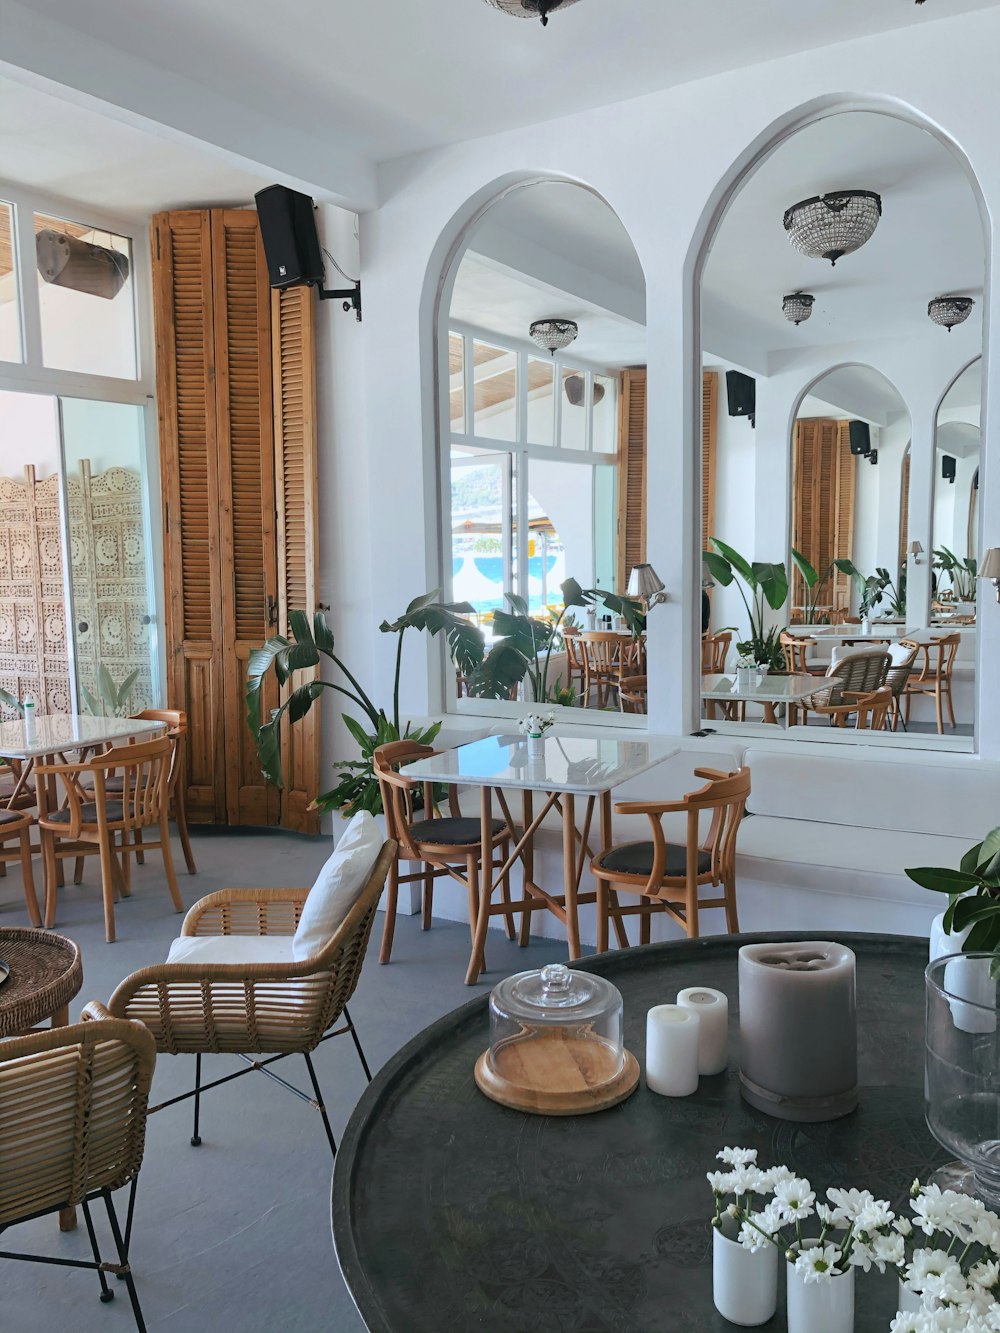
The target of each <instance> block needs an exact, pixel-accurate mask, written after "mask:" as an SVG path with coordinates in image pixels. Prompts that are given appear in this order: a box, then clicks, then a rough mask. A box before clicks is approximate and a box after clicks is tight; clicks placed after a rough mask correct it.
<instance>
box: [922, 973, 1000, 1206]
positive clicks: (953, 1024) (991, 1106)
mask: <svg viewBox="0 0 1000 1333" xmlns="http://www.w3.org/2000/svg"><path fill="white" fill-rule="evenodd" d="M992 962H993V955H992V954H989V953H964V954H951V955H947V956H945V957H943V958H937V959H935V960H934V962H932V963H931V964H930V965H929V966H928V968H927V972H926V992H927V1030H926V1052H925V1077H924V1098H925V1105H924V1110H925V1114H926V1116H927V1127H928V1129H929V1130H930V1131H931V1133H932V1134H933V1135H934V1137H935V1138H936V1139H937V1141H938V1143H940V1144H941V1145H942V1147H944V1148H946V1149H947V1150H948V1151H949V1152H953V1153H954V1154H955V1156H956V1157H957V1158H958V1161H956V1162H953V1163H949V1164H948V1165H947V1166H945V1167H942V1168H941V1169H940V1170H939V1171H937V1172H936V1173H935V1175H934V1176H933V1177H932V1179H933V1182H934V1183H935V1184H937V1185H940V1186H941V1188H942V1189H954V1190H959V1191H960V1192H962V1193H964V1194H974V1195H976V1196H977V1197H978V1198H980V1199H982V1200H983V1202H984V1203H986V1204H988V1205H989V1207H990V1208H993V1209H997V1208H1000V1023H998V1021H997V1020H998V1015H1000V1004H998V999H1000V996H998V986H997V982H996V981H995V980H994V979H993V978H992V977H991V976H990V965H991V963H992Z"/></svg>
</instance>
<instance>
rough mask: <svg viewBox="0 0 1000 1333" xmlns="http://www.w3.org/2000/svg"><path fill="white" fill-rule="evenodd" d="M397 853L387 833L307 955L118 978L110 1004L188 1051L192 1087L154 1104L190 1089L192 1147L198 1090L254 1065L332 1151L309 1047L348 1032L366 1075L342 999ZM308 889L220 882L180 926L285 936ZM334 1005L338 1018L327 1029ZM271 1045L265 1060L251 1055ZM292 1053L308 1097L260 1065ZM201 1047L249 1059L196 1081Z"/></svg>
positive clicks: (160, 1039)
mask: <svg viewBox="0 0 1000 1333" xmlns="http://www.w3.org/2000/svg"><path fill="white" fill-rule="evenodd" d="M395 857H396V844H395V843H394V842H392V841H389V842H386V843H385V844H384V845H383V847H382V850H381V852H380V853H379V857H378V860H377V861H376V863H375V867H374V869H373V870H372V872H371V874H370V875H369V877H368V880H367V882H366V884H365V886H364V888H363V889H362V891H361V893H360V895H359V896H358V898H357V901H356V902H355V903H354V906H353V907H352V908H351V910H350V912H349V913H348V915H347V917H346V918H345V920H344V922H343V924H342V925H341V926H340V928H339V930H337V932H336V934H334V935H333V936H332V937H331V938H330V940H329V941H328V942H327V943H326V945H325V946H324V947H323V949H322V950H321V951H320V952H319V953H318V954H316V955H314V956H313V957H311V958H307V959H303V960H301V961H287V962H278V961H276V962H232V963H221V962H220V963H208V962H195V961H192V962H176V963H169V962H167V963H155V964H154V965H153V966H152V967H144V968H140V970H139V971H138V972H133V973H132V975H131V976H129V977H126V978H125V980H124V981H123V982H122V983H121V985H120V986H119V987H118V988H117V990H116V991H115V993H114V994H113V995H112V997H111V999H110V1000H109V1002H108V1009H109V1011H110V1012H111V1013H112V1014H113V1015H114V1016H116V1017H119V1018H130V1019H134V1020H136V1021H138V1022H140V1023H144V1024H145V1026H146V1027H147V1028H148V1029H149V1031H150V1033H151V1034H152V1036H153V1039H154V1040H155V1042H156V1049H157V1050H158V1051H160V1052H161V1053H162V1054H165V1055H185V1054H188V1055H194V1057H195V1086H194V1088H193V1089H192V1090H191V1091H190V1092H185V1093H182V1094H181V1095H180V1096H178V1097H172V1098H171V1099H170V1100H169V1101H167V1102H163V1103H161V1104H160V1105H159V1106H156V1107H153V1108H152V1110H153V1111H160V1110H163V1109H164V1108H165V1107H167V1106H172V1105H174V1103H176V1102H180V1101H185V1100H187V1099H188V1098H192V1097H193V1098H194V1132H193V1134H192V1137H191V1143H192V1145H193V1146H194V1147H197V1146H198V1145H199V1144H200V1142H201V1135H200V1121H199V1116H200V1109H201V1094H202V1093H203V1092H206V1091H208V1090H209V1089H210V1088H213V1087H217V1086H218V1085H219V1084H220V1083H228V1082H230V1081H231V1080H232V1079H234V1078H238V1077H239V1076H240V1075H242V1074H247V1073H251V1072H252V1071H253V1070H255V1069H257V1070H261V1071H262V1072H264V1073H266V1074H268V1075H269V1076H270V1077H271V1078H272V1079H274V1080H275V1081H276V1082H278V1083H280V1084H281V1085H282V1086H283V1087H285V1088H287V1089H288V1090H289V1091H291V1092H293V1093H295V1094H296V1095H297V1096H298V1097H300V1098H301V1099H302V1100H303V1101H306V1102H308V1103H309V1104H310V1105H312V1106H313V1107H314V1108H315V1109H316V1110H318V1111H319V1113H320V1115H321V1116H322V1118H323V1127H324V1129H325V1131H326V1136H327V1140H328V1142H329V1144H330V1150H331V1152H333V1153H334V1154H335V1153H336V1151H337V1145H336V1140H335V1139H334V1136H333V1131H332V1129H331V1128H330V1121H329V1118H328V1116H327V1113H326V1108H325V1106H324V1105H323V1098H322V1094H321V1092H320V1088H319V1083H318V1081H317V1078H316V1071H315V1069H314V1068H313V1063H312V1060H311V1058H310V1055H311V1052H312V1051H314V1050H315V1049H316V1047H317V1046H318V1045H319V1044H320V1042H322V1041H326V1040H327V1039H328V1038H330V1037H336V1036H340V1035H342V1034H345V1033H350V1035H351V1037H352V1039H353V1041H354V1046H355V1048H356V1050H357V1053H358V1056H359V1058H360V1060H361V1065H362V1068H363V1069H364V1072H365V1076H366V1077H367V1078H368V1079H369V1081H370V1080H371V1071H370V1070H369V1068H368V1062H367V1061H366V1059H365V1054H364V1051H363V1050H362V1047H361V1042H360V1041H359V1039H358V1035H357V1033H356V1031H355V1029H354V1024H353V1023H352V1022H351V1017H350V1014H349V1013H348V1011H347V1003H348V1001H349V1000H350V998H351V996H352V995H353V994H354V991H355V988H356V987H357V984H358V978H359V977H360V975H361V967H362V964H363V963H364V960H365V952H366V950H367V948H368V940H369V937H370V935H371V930H372V924H373V922H374V920H375V911H376V908H377V907H378V901H379V897H380V895H381V893H382V886H383V884H384V883H385V878H386V875H387V874H388V872H389V867H390V865H392V864H393V862H394V860H395ZM308 893H309V890H308V889H304V888H295V889H284V888H268V889H220V890H219V891H218V892H217V893H210V894H209V895H208V896H207V897H205V898H202V899H201V901H200V902H197V903H195V905H194V907H192V908H191V910H190V911H189V912H188V914H187V916H186V917H185V918H184V924H183V926H182V927H181V935H182V936H213V937H218V936H233V935H243V936H256V937H262V936H278V937H282V936H284V937H289V936H292V935H294V934H295V930H296V927H297V926H298V923H299V918H300V916H301V914H302V907H303V904H304V903H305V900H306V897H307V895H308ZM341 1014H343V1016H344V1020H345V1023H344V1026H342V1027H337V1028H335V1027H334V1026H333V1025H334V1024H335V1023H336V1022H337V1020H338V1019H339V1018H340V1016H341ZM272 1052H273V1054H271V1055H270V1058H269V1059H267V1060H253V1059H251V1058H250V1057H251V1056H252V1055H258V1054H266V1053H272ZM293 1054H301V1055H302V1056H304V1058H305V1063H306V1067H307V1069H308V1071H309V1079H310V1082H311V1084H312V1088H313V1092H314V1093H315V1100H314V1099H313V1097H312V1096H306V1095H305V1094H304V1093H302V1092H300V1091H299V1089H298V1088H295V1087H293V1086H292V1085H291V1084H290V1083H287V1082H286V1081H285V1080H284V1079H282V1078H280V1077H279V1076H278V1075H277V1074H275V1073H274V1072H273V1071H272V1070H270V1069H268V1068H267V1066H269V1065H271V1064H273V1063H274V1062H275V1061H277V1060H282V1059H284V1058H285V1057H286V1056H288V1055H293ZM203 1055H238V1056H241V1057H242V1058H243V1059H244V1061H245V1063H246V1066H247V1067H246V1068H244V1069H238V1070H237V1071H236V1072H235V1073H232V1074H228V1075H225V1076H224V1077H222V1078H219V1079H216V1080H214V1081H213V1082H212V1083H207V1084H204V1085H203V1084H202V1081H201V1060H202V1056H203Z"/></svg>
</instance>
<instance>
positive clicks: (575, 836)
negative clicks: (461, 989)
mask: <svg viewBox="0 0 1000 1333" xmlns="http://www.w3.org/2000/svg"><path fill="white" fill-rule="evenodd" d="M679 749H680V747H679V746H677V745H673V744H671V743H669V742H667V741H656V740H611V739H605V738H603V737H600V736H586V737H583V736H554V735H552V734H551V733H549V734H548V735H547V736H546V737H545V738H544V741H543V745H542V751H543V753H542V754H540V755H538V756H537V757H535V756H531V755H529V754H528V742H527V740H526V739H524V738H523V737H520V736H486V737H484V738H483V739H482V740H478V741H473V742H472V743H471V744H470V745H460V746H458V748H457V749H455V750H446V751H444V752H442V753H440V754H436V755H433V756H431V757H429V758H427V759H418V760H417V762H416V763H413V764H407V765H406V766H405V769H404V772H405V773H406V776H407V777H410V778H417V779H419V780H421V781H428V780H429V781H431V782H444V783H454V784H456V785H464V786H472V787H479V788H480V791H481V796H480V821H481V827H482V867H483V869H482V892H481V894H480V898H479V911H478V916H477V920H476V922H475V923H471V922H470V925H472V924H474V926H475V935H474V942H473V950H472V960H471V962H470V964H469V973H468V975H467V976H466V981H467V982H468V983H469V984H470V985H471V984H473V983H474V982H475V981H476V980H477V979H478V977H479V974H480V972H482V970H483V967H484V959H485V947H486V931H487V928H488V926H489V918H490V916H491V915H500V914H505V913H506V912H509V910H510V908H511V907H513V908H514V910H515V911H519V912H521V928H520V936H519V938H520V943H521V944H522V945H524V944H527V942H528V935H529V933H530V930H531V914H532V912H533V911H540V910H546V911H550V912H552V913H554V914H555V916H556V917H557V918H558V919H559V920H560V921H562V922H563V924H564V925H565V927H566V940H567V944H568V947H569V957H570V961H573V960H575V959H577V958H579V957H580V923H579V918H578V912H577V909H578V908H579V906H580V904H581V903H592V902H596V900H597V894H596V892H592V893H586V894H581V893H580V881H581V879H582V878H583V871H584V867H585V865H586V860H587V857H588V856H592V855H593V851H592V849H591V847H590V845H589V842H590V829H591V825H592V823H593V817H594V806H595V804H596V803H597V801H598V800H600V838H601V844H600V850H602V851H604V850H606V849H607V848H608V847H610V846H611V792H612V789H613V788H615V787H617V786H619V785H620V784H621V783H623V782H627V781H628V779H629V778H634V777H636V776H637V775H638V774H640V773H645V772H646V771H647V770H648V769H651V768H654V767H655V766H656V765H657V764H661V763H663V761H664V760H665V759H670V758H671V757H672V756H673V755H675V754H678V753H679ZM505 788H513V789H515V790H519V791H520V792H521V802H522V823H521V829H520V833H518V832H517V831H516V829H515V824H514V820H513V819H512V818H511V813H510V809H509V807H508V805H507V798H506V796H505V795H504V789H505ZM494 792H495V793H496V799H497V802H498V803H499V806H500V809H501V810H502V811H503V814H504V818H505V819H506V820H507V823H508V825H509V826H510V828H511V829H515V838H516V842H515V844H514V847H513V848H512V850H511V853H510V855H509V856H508V858H507V860H506V861H505V862H504V864H503V865H502V866H500V867H493V872H491V870H490V866H491V864H492V860H493V853H492V827H493V794H494ZM535 792H540V793H542V795H543V797H544V800H543V801H542V802H541V808H540V809H539V810H538V812H537V813H535V808H534V794H535ZM578 797H579V798H581V800H582V804H583V822H582V828H580V829H578V828H577V826H576V802H577V798H578ZM553 808H554V809H555V810H557V811H558V812H559V813H560V814H561V816H562V843H563V891H562V893H561V894H553V893H550V892H549V891H548V890H547V889H544V888H542V886H541V885H540V884H538V883H537V881H536V880H535V869H534V845H533V844H534V836H535V833H536V831H537V830H538V828H539V827H540V826H541V823H542V821H543V820H544V819H545V817H546V815H547V814H548V813H549V811H550V810H552V809H553ZM517 860H520V861H521V863H522V866H523V868H524V897H523V899H522V900H521V901H519V902H514V903H513V904H507V903H499V904H497V905H496V906H495V908H494V905H493V903H492V895H493V891H494V890H495V889H496V888H498V887H499V886H500V884H501V882H502V881H503V879H504V878H505V877H506V876H507V875H508V874H509V873H510V870H511V867H512V866H513V865H514V862H515V861H517ZM494 872H495V873H494ZM615 926H616V929H617V930H618V932H619V944H620V945H621V946H622V947H624V945H625V943H626V941H625V940H624V939H622V938H621V933H622V930H623V927H622V923H621V921H620V919H619V920H616V922H615Z"/></svg>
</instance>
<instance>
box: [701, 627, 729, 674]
mask: <svg viewBox="0 0 1000 1333" xmlns="http://www.w3.org/2000/svg"><path fill="white" fill-rule="evenodd" d="M732 641H733V636H732V634H731V633H730V632H729V630H719V631H718V632H717V633H716V634H706V635H703V637H702V640H701V670H702V674H703V675H713V676H718V675H721V673H722V672H723V671H725V669H726V657H727V656H728V655H729V645H730V644H731V643H732Z"/></svg>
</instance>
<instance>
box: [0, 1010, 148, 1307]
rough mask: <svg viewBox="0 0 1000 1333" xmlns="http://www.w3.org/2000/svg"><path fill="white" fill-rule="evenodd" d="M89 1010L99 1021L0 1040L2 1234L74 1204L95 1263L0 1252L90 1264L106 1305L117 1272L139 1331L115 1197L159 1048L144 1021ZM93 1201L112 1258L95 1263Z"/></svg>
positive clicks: (131, 1175) (128, 1164)
mask: <svg viewBox="0 0 1000 1333" xmlns="http://www.w3.org/2000/svg"><path fill="white" fill-rule="evenodd" d="M88 1012H89V1014H90V1017H91V1018H93V1019H97V1020H99V1021H96V1022H87V1023H78V1024H75V1025H73V1026H72V1027H61V1028H54V1029H50V1030H47V1031H42V1032H32V1033H29V1034H28V1035H27V1036H24V1037H14V1038H12V1039H11V1040H9V1041H5V1042H2V1043H0V1231H6V1229H7V1228H8V1227H12V1226H15V1225H16V1224H17V1223H19V1222H28V1221H31V1220H32V1219H34V1218H37V1217H43V1216H45V1215H46V1214H49V1213H56V1212H59V1211H60V1210H61V1209H63V1208H71V1207H75V1206H79V1207H81V1208H82V1209H83V1216H84V1220H85V1221H86V1224H87V1234H88V1236H89V1238H90V1245H91V1250H92V1252H93V1255H94V1258H93V1262H90V1261H85V1260H82V1259H77V1258H73V1259H67V1258H53V1257H51V1256H48V1255H37V1254H22V1253H14V1252H11V1251H7V1250H4V1251H0V1258H3V1259H24V1260H28V1261H33V1262H36V1263H44V1264H61V1265H65V1266H66V1267H69V1268H89V1269H93V1270H95V1271H96V1272H97V1276H98V1280H99V1281H100V1284H101V1300H102V1301H105V1302H107V1301H110V1300H112V1299H113V1298H114V1291H113V1290H112V1288H111V1287H110V1286H109V1285H108V1280H107V1274H108V1273H113V1274H114V1275H115V1276H116V1277H118V1278H120V1279H121V1280H122V1281H124V1282H125V1283H126V1285H127V1288H128V1294H129V1299H130V1301H131V1302H132V1313H133V1315H134V1316H135V1323H136V1328H137V1329H138V1330H139V1333H145V1330H146V1325H145V1323H144V1322H143V1318H142V1311H141V1309H140V1307H139V1298H138V1296H137V1294H136V1290H135V1282H134V1281H133V1278H132V1271H131V1269H130V1267H129V1261H128V1241H127V1240H126V1239H123V1237H122V1233H121V1229H120V1227H119V1225H118V1217H117V1214H116V1212H115V1206H114V1202H113V1200H112V1198H111V1196H112V1194H113V1192H114V1191H115V1190H119V1189H121V1188H122V1187H123V1186H125V1185H128V1184H132V1185H133V1188H134V1185H135V1181H136V1180H137V1178H138V1174H139V1168H140V1166H141V1165H142V1153H143V1145H144V1143H145V1135H146V1111H147V1106H146V1103H147V1099H148V1096H149V1085H150V1083H151V1081H152V1077H153V1067H154V1065H155V1064H156V1048H155V1046H154V1044H153V1039H152V1037H151V1036H150V1034H149V1033H148V1032H146V1031H145V1029H144V1028H142V1027H141V1025H140V1024H138V1023H129V1022H122V1021H121V1020H117V1019H112V1018H109V1017H108V1016H107V1011H106V1010H105V1009H104V1008H103V1006H101V1005H90V1006H88ZM98 1199H103V1200H104V1203H105V1206H106V1208H107V1212H108V1222H109V1224H110V1226H111V1233H112V1236H113V1238H114V1242H115V1249H116V1250H117V1255H118V1262H117V1264H113V1263H106V1262H104V1261H103V1260H102V1259H101V1254H100V1249H99V1247H98V1243H97V1235H96V1233H95V1231H94V1222H93V1218H92V1217H91V1214H90V1205H91V1203H93V1202H95V1201H96V1200H98ZM53 1322H54V1325H55V1323H58V1322H60V1321H58V1320H54V1321H53Z"/></svg>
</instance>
